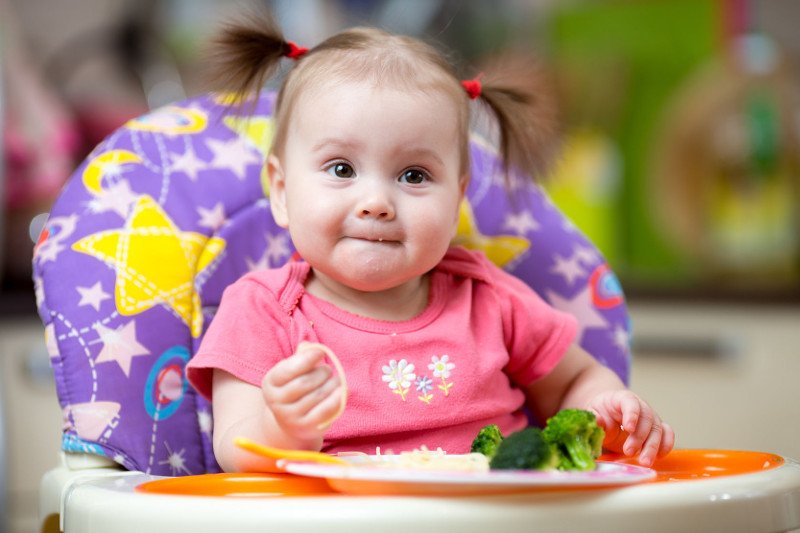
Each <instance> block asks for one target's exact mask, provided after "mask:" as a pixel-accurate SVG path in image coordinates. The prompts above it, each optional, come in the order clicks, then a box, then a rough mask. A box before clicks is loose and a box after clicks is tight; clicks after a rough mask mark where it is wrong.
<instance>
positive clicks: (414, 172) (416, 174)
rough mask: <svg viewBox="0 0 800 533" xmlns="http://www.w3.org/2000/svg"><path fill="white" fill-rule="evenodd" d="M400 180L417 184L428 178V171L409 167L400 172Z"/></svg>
mask: <svg viewBox="0 0 800 533" xmlns="http://www.w3.org/2000/svg"><path fill="white" fill-rule="evenodd" d="M399 179H400V181H401V182H404V183H409V184H411V185H419V184H420V183H424V182H425V181H426V180H428V179H429V176H428V173H427V172H425V171H424V170H420V169H418V168H409V169H408V170H404V171H403V173H402V174H400V178H399Z"/></svg>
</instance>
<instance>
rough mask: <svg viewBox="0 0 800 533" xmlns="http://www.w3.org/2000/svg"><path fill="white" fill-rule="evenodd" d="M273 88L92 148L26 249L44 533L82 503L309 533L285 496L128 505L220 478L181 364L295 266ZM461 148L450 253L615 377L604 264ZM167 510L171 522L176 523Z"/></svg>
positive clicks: (165, 116) (540, 199) (209, 101)
mask: <svg viewBox="0 0 800 533" xmlns="http://www.w3.org/2000/svg"><path fill="white" fill-rule="evenodd" d="M274 96H275V95H274V94H273V93H270V92H265V93H263V94H262V95H261V96H260V97H259V98H258V100H257V101H256V102H252V106H251V105H249V104H248V105H245V106H244V107H243V109H244V110H246V111H247V114H246V115H245V114H243V113H240V112H238V111H237V110H240V108H238V107H234V106H232V105H231V104H230V102H228V101H226V100H225V99H224V98H217V97H214V96H211V95H202V96H198V97H195V98H191V99H188V100H186V101H183V102H180V103H177V104H174V105H170V106H167V107H163V108H160V109H157V110H154V111H152V112H151V113H148V114H146V115H144V116H142V117H139V118H136V119H134V120H131V121H130V122H128V123H127V124H125V125H124V126H122V127H121V128H119V129H118V130H117V131H115V132H114V133H113V134H112V135H110V136H109V137H108V138H107V139H106V140H105V141H103V142H102V143H101V144H100V145H99V146H97V147H96V148H95V149H94V150H93V151H92V153H91V154H90V155H89V156H88V157H87V158H86V160H85V161H84V162H83V164H81V165H80V167H79V168H78V169H77V170H76V171H75V173H74V174H73V176H72V177H71V179H70V180H69V181H68V183H67V184H66V186H65V187H64V189H63V191H62V193H61V196H60V198H59V199H58V200H57V202H56V203H55V205H54V206H53V209H52V211H51V213H50V217H49V220H48V222H47V224H46V227H45V229H44V231H43V233H42V235H41V237H40V240H39V242H38V244H37V245H36V248H35V254H34V282H35V288H36V299H37V306H38V311H39V315H40V317H41V319H42V320H43V322H44V326H45V334H46V343H47V347H48V351H49V354H50V357H51V363H52V367H53V371H54V376H55V382H56V390H57V395H58V398H59V402H60V404H61V407H62V410H63V416H64V427H63V440H62V450H63V453H62V456H61V464H60V465H58V466H57V467H56V468H54V469H53V470H51V471H50V472H48V474H46V476H45V477H44V479H43V480H42V491H41V518H42V529H43V531H57V530H58V529H59V528H61V529H64V526H66V527H67V529H69V528H70V524H71V522H70V508H71V506H77V505H78V504H79V503H81V502H83V503H82V504H83V505H86V504H87V502H90V503H91V504H92V505H97V506H99V507H98V508H104V509H105V510H106V511H109V509H111V510H112V511H111V512H112V515H111V516H112V518H111V519H112V521H113V519H114V516H116V514H115V513H118V516H119V520H120V523H116V524H114V525H113V527H112V526H108V530H113V531H128V530H130V531H141V530H142V529H141V528H140V527H139V525H137V522H136V521H135V519H134V521H133V522H132V523H127V522H126V523H124V524H123V523H122V522H123V520H126V521H127V520H129V518H123V517H130V516H133V517H139V518H142V519H144V517H145V516H149V515H148V511H147V509H149V510H150V514H152V513H156V514H157V515H158V516H159V517H161V519H162V520H161V522H159V523H160V524H161V525H163V526H164V528H165V530H171V529H174V528H177V527H178V526H176V525H175V524H183V525H184V526H186V525H187V523H186V522H185V520H186V519H188V518H189V517H192V516H194V517H195V518H197V517H204V518H202V520H203V521H202V522H201V523H198V524H194V525H193V526H192V529H193V530H194V531H205V530H208V531H213V530H215V528H217V529H218V526H219V524H215V523H214V522H213V521H211V520H210V518H209V516H217V515H218V514H219V513H217V512H216V511H215V509H216V510H217V511H219V512H221V513H228V514H227V515H226V516H229V517H230V519H231V522H230V524H231V525H232V526H233V525H236V526H237V527H239V529H240V530H247V528H246V527H245V523H244V522H245V516H249V515H248V513H249V512H251V511H254V510H255V512H256V515H254V516H256V518H252V517H251V522H248V524H250V525H251V526H252V525H253V524H254V523H255V524H258V523H259V522H258V520H261V518H259V517H260V516H261V515H259V514H258V513H259V512H261V513H264V512H267V510H266V509H268V508H269V509H273V507H269V506H270V505H279V507H280V509H281V512H285V513H288V514H287V515H286V516H284V517H283V518H282V519H281V520H284V521H283V522H279V523H281V524H284V525H286V524H288V523H290V522H291V523H292V524H294V525H295V526H296V530H298V531H305V530H309V531H314V530H317V531H318V530H319V529H315V528H318V527H319V523H318V522H316V521H315V519H314V516H313V515H314V513H309V512H308V507H307V506H304V504H303V503H302V502H299V503H298V501H294V500H292V502H288V501H287V502H285V503H279V504H274V503H271V504H269V505H268V504H267V503H266V500H263V501H261V502H260V503H259V504H258V505H256V506H253V502H250V503H248V502H246V501H242V499H241V498H227V499H226V498H214V499H212V500H209V498H203V497H201V496H192V497H186V498H182V499H181V498H177V499H175V498H171V499H168V500H161V499H159V498H158V497H154V498H151V499H145V500H142V499H141V497H144V496H142V495H141V494H136V495H135V496H136V497H133V495H134V490H135V488H136V487H137V486H139V485H141V483H143V482H145V481H147V480H153V479H160V478H161V477H162V476H167V477H172V476H176V479H177V476H185V475H190V474H192V475H196V474H206V473H216V472H219V467H218V465H217V463H216V461H215V460H214V455H213V452H212V447H211V432H212V427H213V424H212V418H211V409H210V406H209V405H208V403H207V402H206V401H204V400H203V399H202V398H201V397H200V396H199V395H197V394H195V392H194V391H193V390H192V389H191V387H189V386H188V384H187V382H186V380H185V377H184V366H185V364H186V362H187V361H188V360H189V358H190V357H191V356H192V354H193V353H194V351H195V350H196V348H197V346H198V343H199V342H200V339H201V338H202V335H203V332H204V331H205V329H206V327H207V326H208V324H209V322H210V321H211V320H212V319H213V316H214V312H215V309H216V307H217V305H218V304H219V301H220V297H221V295H222V292H223V290H224V289H225V287H226V286H227V285H228V284H230V283H231V282H233V281H234V280H235V279H237V278H238V277H239V276H241V275H242V274H244V273H246V272H248V271H250V270H253V269H256V268H266V267H274V266H279V265H281V264H283V263H285V262H286V261H289V260H298V258H297V257H296V256H295V254H294V251H293V248H292V244H291V242H290V240H289V237H288V234H287V233H286V231H284V230H283V229H281V228H279V227H278V226H277V225H276V224H275V223H274V221H273V220H272V218H271V214H270V209H269V191H268V182H267V180H266V177H265V175H264V172H265V167H264V159H265V155H266V151H267V148H268V146H269V143H270V141H271V136H272V122H271V119H270V113H271V109H272V105H273V102H274ZM470 149H471V156H472V178H471V182H470V185H469V189H468V191H467V198H466V200H465V201H464V202H463V204H462V206H461V212H460V220H459V225H458V235H457V237H456V243H457V244H460V245H463V246H466V247H470V248H476V249H480V250H483V251H484V252H485V253H486V255H487V256H488V257H489V258H490V259H492V260H493V261H494V262H496V263H497V264H498V265H500V266H501V267H503V268H505V269H507V270H508V271H510V272H512V273H513V274H515V275H516V276H518V277H520V278H521V279H522V280H524V281H525V282H526V283H528V284H529V285H530V286H532V287H533V288H534V289H536V290H537V291H538V293H539V294H540V295H542V296H543V297H544V298H545V299H547V300H548V301H550V302H551V303H552V304H553V305H554V306H555V307H557V308H560V309H562V310H565V311H568V312H571V313H573V314H574V315H575V316H576V317H577V318H578V320H579V322H580V324H581V326H580V329H579V339H578V340H579V342H580V344H581V345H582V346H583V347H584V348H585V349H586V350H587V351H588V352H589V353H592V354H593V355H594V356H596V357H597V358H598V359H599V360H600V361H601V362H602V363H603V364H605V365H607V366H608V367H610V368H611V369H612V370H613V371H614V372H616V373H617V374H618V375H619V376H620V377H621V378H622V379H623V381H626V382H627V379H628V372H629V365H630V355H629V349H628V335H629V329H628V316H627V309H626V305H625V301H624V297H623V294H622V291H621V289H620V286H619V284H618V282H617V279H616V277H615V276H614V274H613V272H612V271H611V270H610V269H609V267H608V265H607V264H606V262H605V261H604V259H603V257H602V256H601V254H600V253H599V252H598V250H597V249H596V248H595V247H594V246H593V245H592V244H591V243H590V242H588V240H587V239H586V238H585V237H584V236H583V235H582V234H581V233H580V232H579V231H578V230H577V229H576V228H575V227H574V226H573V225H571V224H570V223H569V221H568V220H566V219H565V218H564V216H563V215H562V214H561V213H560V212H559V210H558V209H557V208H556V207H555V206H554V205H552V203H551V202H550V201H549V200H548V198H547V195H546V194H545V193H544V192H543V190H542V189H541V188H540V187H539V186H537V185H534V184H531V183H530V182H529V181H528V180H525V179H523V178H522V177H520V176H514V177H513V178H514V180H513V185H514V190H513V193H511V194H509V193H508V192H506V190H505V189H504V188H503V175H502V170H501V168H500V166H499V164H498V158H497V154H496V153H495V151H494V149H493V148H492V146H491V145H490V144H489V143H488V142H487V141H485V140H484V139H482V138H481V137H479V136H477V135H473V136H472V138H471V143H470ZM165 479H166V478H165ZM317 489H319V487H317ZM298 490H300V492H303V491H305V490H307V489H306V488H304V489H302V490H301V489H298ZM308 490H311V489H308ZM314 490H316V489H314ZM314 490H311V492H310V494H313V493H315V492H314ZM320 490H321V489H320ZM322 492H325V491H324V490H322ZM179 493H180V491H179ZM192 493H193V492H192V491H189V492H187V494H192ZM194 493H195V494H196V492H194ZM143 501H144V503H142V502H143ZM210 501H214V502H215V503H214V504H213V505H212V504H210V503H209V502H210ZM308 501H309V502H310V501H311V500H308ZM314 501H315V502H316V503H315V505H318V506H322V507H325V508H327V509H329V511H331V512H334V510H335V509H336V508H337V507H336V505H335V504H332V503H330V502H329V501H327V500H326V501H324V502H320V501H317V500H314ZM372 504H376V502H375V501H373V502H372ZM248 505H250V507H248ZM214 506H223V507H214ZM322 507H317V509H320V508H322ZM370 508H371V509H373V514H374V513H375V512H380V509H382V508H383V507H381V506H380V505H371V507H370ZM248 509H249V511H248ZM178 510H180V512H179V514H180V513H184V514H182V515H181V516H182V517H183V518H180V517H179V518H175V517H174V516H171V514H170V513H175V512H178ZM270 512H272V511H270ZM420 512H422V513H423V515H425V513H430V515H431V516H434V515H436V516H439V515H441V509H438V510H437V509H434V508H428V509H427V510H421V511H420ZM158 513H160V514H158ZM203 513H206V514H203ZM208 513H212V514H211V515H209V514H208ZM503 513H505V514H507V509H506V510H504V511H503ZM100 514H102V513H100ZM100 514H98V515H97V516H100ZM423 515H420V516H423ZM271 516H275V515H274V513H273V515H271ZM425 516H427V515H425ZM487 516H488V515H487ZM287 517H288V518H287ZM237 519H238V521H237ZM97 520H100V519H99V518H97ZM176 520H177V521H176ZM181 520H184V521H183V522H182V521H181ZM253 520H255V522H253ZM304 520H305V522H304ZM100 523H101V522H96V523H95V525H97V524H100ZM76 524H77V523H76ZM76 524H73V525H72V527H74V528H76V530H77V529H85V528H87V527H88V526H87V523H85V522H81V523H80V524H81V525H76ZM303 524H305V526H304V525H303ZM362 525H363V524H362ZM351 526H352V524H350V526H348V527H350V530H355V529H353V528H352V527H351ZM98 527H100V529H99V530H102V529H103V527H101V526H98ZM142 527H144V526H142ZM146 527H147V529H148V530H153V526H152V524H149V525H147V526H146ZM180 529H183V528H182V527H181V528H180ZM187 529H188V528H187ZM278 529H280V527H278ZM356 529H358V528H356Z"/></svg>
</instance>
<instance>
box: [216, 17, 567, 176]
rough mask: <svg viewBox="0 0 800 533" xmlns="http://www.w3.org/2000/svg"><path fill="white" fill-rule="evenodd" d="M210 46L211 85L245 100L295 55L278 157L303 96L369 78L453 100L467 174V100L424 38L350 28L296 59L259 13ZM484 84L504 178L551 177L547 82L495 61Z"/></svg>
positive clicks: (279, 108) (280, 108) (282, 102)
mask: <svg viewBox="0 0 800 533" xmlns="http://www.w3.org/2000/svg"><path fill="white" fill-rule="evenodd" d="M212 44H213V46H214V47H213V48H212V50H211V54H212V55H211V57H210V59H211V61H210V64H211V71H210V74H211V76H212V78H211V80H212V82H213V83H214V88H215V89H216V90H222V91H225V92H229V93H233V94H234V95H236V98H237V99H239V100H240V101H242V102H243V101H246V100H247V99H248V98H250V97H252V96H253V95H255V94H258V92H260V91H261V90H262V88H263V87H264V85H265V83H266V82H267V80H269V79H270V78H271V77H272V76H273V75H274V74H275V72H276V70H277V67H278V66H279V64H280V60H281V58H283V57H286V56H287V55H289V54H291V55H292V56H294V58H295V63H294V64H293V66H292V68H291V70H290V71H289V72H288V74H287V76H286V79H285V80H284V82H283V84H282V85H281V88H280V90H279V92H278V97H277V100H276V103H275V109H274V117H275V122H276V124H275V131H274V136H273V144H272V147H271V151H272V152H273V153H276V154H278V155H280V154H281V153H282V150H283V149H284V146H285V142H286V131H287V124H288V122H289V120H288V119H289V117H290V116H291V113H292V111H293V108H294V106H295V104H296V102H297V99H298V97H299V96H300V95H301V94H304V93H305V92H306V91H312V90H319V88H320V86H321V85H322V84H324V83H328V84H330V83H336V82H343V81H353V80H355V81H363V80H367V81H370V82H372V83H375V84H376V85H377V84H380V85H391V86H392V87H396V88H400V89H403V90H406V89H407V90H418V91H421V92H431V91H440V92H444V93H445V94H447V95H448V96H449V97H451V98H452V99H453V101H454V103H456V105H457V108H458V110H459V113H458V118H459V124H458V127H459V132H460V133H459V142H460V144H461V147H460V148H461V154H462V157H461V173H462V174H466V173H467V172H468V170H469V128H470V99H469V96H468V95H467V92H466V91H465V89H464V87H463V86H462V84H461V81H460V79H459V77H458V75H457V74H456V71H455V69H454V68H453V66H452V65H451V63H450V62H449V61H448V60H447V59H446V58H445V56H444V55H443V54H442V53H440V52H439V51H438V50H437V49H436V48H434V47H433V46H431V45H429V44H427V43H425V42H423V41H421V40H420V39H417V38H413V37H408V36H402V35H394V34H391V33H388V32H385V31H383V30H379V29H375V28H351V29H348V30H345V31H342V32H340V33H337V34H336V35H333V36H332V37H330V38H328V39H326V40H325V41H323V42H322V43H320V44H318V45H317V46H315V47H313V48H311V49H310V50H308V51H307V52H305V53H304V54H301V55H299V57H298V54H296V49H295V48H294V45H292V44H290V43H289V42H288V41H287V40H286V39H285V38H284V36H283V33H282V32H281V29H280V27H279V26H278V24H277V23H276V22H275V19H274V18H273V17H272V16H271V15H269V14H268V13H266V12H259V13H254V14H251V15H250V16H248V17H247V18H246V19H245V20H243V21H242V22H235V23H228V24H227V25H226V26H224V27H223V29H222V31H221V33H220V34H219V36H218V37H217V39H216V40H215V41H214V42H213V43H212ZM323 73H324V74H325V76H322V75H321V74H323ZM531 73H532V75H530V76H526V75H521V74H531ZM479 80H480V87H481V90H480V98H479V99H480V100H481V101H483V102H484V103H485V104H486V105H487V106H488V108H489V109H491V111H492V114H493V115H494V117H496V121H497V126H498V127H497V129H498V133H499V148H500V154H501V156H502V161H503V162H504V165H505V168H504V169H503V170H505V172H506V177H507V178H508V174H509V171H510V170H511V169H516V170H519V171H521V172H522V173H524V174H525V175H528V176H530V177H531V178H533V179H539V178H541V177H543V176H544V175H546V174H547V172H548V167H549V163H550V161H551V160H552V157H553V155H554V153H555V147H556V146H557V139H558V128H557V120H556V106H555V105H554V103H553V99H552V92H551V91H549V90H547V89H546V86H545V85H544V84H543V83H542V76H541V73H540V72H535V71H534V70H533V69H531V68H530V64H527V65H525V66H524V68H521V63H520V62H519V61H515V62H508V61H505V60H502V61H501V60H498V61H493V62H491V63H490V64H489V65H487V67H486V68H485V69H483V71H482V73H481V75H480V77H479Z"/></svg>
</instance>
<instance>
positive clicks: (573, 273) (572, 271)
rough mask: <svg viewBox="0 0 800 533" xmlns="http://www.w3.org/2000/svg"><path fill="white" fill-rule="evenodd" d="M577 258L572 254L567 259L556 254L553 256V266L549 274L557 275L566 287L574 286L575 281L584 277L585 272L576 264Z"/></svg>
mask: <svg viewBox="0 0 800 533" xmlns="http://www.w3.org/2000/svg"><path fill="white" fill-rule="evenodd" d="M578 260H579V257H578V255H577V254H573V255H572V256H571V257H569V258H565V257H561V256H560V255H558V254H553V261H554V263H555V264H554V265H553V267H552V268H551V269H550V272H552V273H554V274H558V275H560V276H562V277H563V278H564V281H566V282H567V284H568V285H574V284H575V280H577V279H579V278H582V277H584V276H585V275H586V271H585V270H584V269H583V267H582V266H581V265H580V263H579V262H578Z"/></svg>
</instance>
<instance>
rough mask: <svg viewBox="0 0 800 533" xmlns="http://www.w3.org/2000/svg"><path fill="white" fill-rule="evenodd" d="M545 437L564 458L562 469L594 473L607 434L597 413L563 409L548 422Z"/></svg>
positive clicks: (559, 465)
mask: <svg viewBox="0 0 800 533" xmlns="http://www.w3.org/2000/svg"><path fill="white" fill-rule="evenodd" d="M543 435H544V438H545V440H546V441H547V442H548V443H549V444H550V445H551V446H553V447H555V448H556V449H557V450H558V452H559V454H560V455H561V458H560V460H559V463H558V469H559V470H594V468H595V462H594V460H595V459H597V458H598V457H599V456H600V453H601V452H602V447H603V438H604V437H605V432H604V431H603V428H601V427H600V426H598V425H597V417H595V415H594V413H592V412H590V411H584V410H582V409H563V410H561V411H559V412H558V413H556V414H555V415H554V416H552V417H551V418H549V419H548V420H547V425H546V426H545V428H544V431H543Z"/></svg>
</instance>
